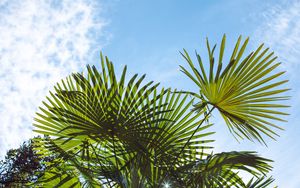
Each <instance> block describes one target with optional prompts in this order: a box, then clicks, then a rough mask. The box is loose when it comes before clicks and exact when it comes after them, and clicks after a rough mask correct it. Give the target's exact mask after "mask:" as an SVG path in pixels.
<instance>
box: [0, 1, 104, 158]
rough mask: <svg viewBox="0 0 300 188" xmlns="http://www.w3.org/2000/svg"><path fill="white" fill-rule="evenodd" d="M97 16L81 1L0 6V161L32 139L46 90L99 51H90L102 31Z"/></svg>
mask: <svg viewBox="0 0 300 188" xmlns="http://www.w3.org/2000/svg"><path fill="white" fill-rule="evenodd" d="M99 11H101V7H100V6H99V4H97V3H93V1H87V0H65V1H48V0H42V1H38V0H34V1H33V0H7V1H1V2H0V99H1V100H0V117H1V125H0V126H1V131H0V157H1V156H3V155H4V154H5V150H7V149H9V148H12V147H16V146H18V145H19V144H20V142H21V141H23V140H26V139H27V138H29V137H31V136H32V131H31V129H32V119H33V116H34V113H35V111H36V109H37V107H38V106H39V105H40V104H41V101H42V100H43V99H44V97H45V95H46V94H47V91H48V90H49V89H50V88H51V86H52V85H54V84H55V83H56V82H57V81H59V80H60V79H61V78H63V77H65V76H66V75H68V74H70V73H71V72H73V71H79V70H80V69H82V68H83V67H84V66H85V65H86V64H87V62H88V61H89V60H90V59H91V55H92V54H91V53H92V52H94V51H95V50H98V51H99V48H101V47H102V46H101V44H100V46H99V44H97V46H96V45H95V44H96V42H99V41H96V40H97V39H99V35H101V34H102V31H103V26H104V25H105V21H104V20H103V19H101V17H100V16H99ZM96 14H98V15H96ZM95 46H96V47H95ZM91 47H93V51H92V48H91ZM95 48H96V49H95Z"/></svg>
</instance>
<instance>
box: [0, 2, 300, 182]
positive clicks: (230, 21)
mask: <svg viewBox="0 0 300 188" xmlns="http://www.w3.org/2000/svg"><path fill="white" fill-rule="evenodd" d="M224 33H226V35H227V46H228V47H229V48H230V47H232V45H233V42H235V40H236V39H237V37H238V36H239V35H240V34H241V35H243V36H245V37H247V36H249V37H250V43H249V47H248V50H249V51H250V50H253V49H254V48H255V47H257V46H258V44H260V43H262V42H264V43H265V44H266V46H270V47H271V49H272V50H274V51H275V53H276V55H278V56H279V59H280V61H282V62H283V65H282V67H281V68H282V69H284V70H286V71H287V74H286V75H285V77H287V78H288V79H290V82H289V85H290V87H291V88H292V90H291V91H290V93H289V94H290V95H291V96H292V99H291V101H290V102H289V103H290V104H292V108H290V109H289V112H290V113H291V115H290V116H289V117H288V120H289V122H288V123H283V124H282V126H283V127H284V128H285V131H282V132H280V135H281V136H280V137H279V138H278V139H277V141H272V140H268V147H267V148H266V147H265V146H261V145H259V144H257V143H252V142H249V141H242V142H241V143H237V142H236V141H235V140H234V139H233V138H232V137H231V135H230V134H229V132H228V130H227V129H226V127H225V125H224V123H222V121H221V120H220V118H219V117H218V115H217V114H215V115H214V117H215V118H214V122H215V126H214V128H213V129H214V130H215V131H217V133H216V135H214V136H213V137H214V138H216V142H215V147H216V151H230V150H256V151H258V152H259V153H260V154H262V155H263V156H264V157H267V158H271V159H273V160H274V161H275V162H274V164H273V166H274V170H273V172H272V175H273V176H274V177H275V179H276V182H275V184H276V185H279V187H290V188H292V187H298V186H299V185H300V174H299V173H298V171H299V170H300V158H299V157H297V155H299V154H300V153H299V146H300V137H299V136H298V134H299V133H300V127H299V126H298V122H299V121H300V117H299V110H297V109H299V107H300V98H299V96H300V89H299V85H300V83H299V82H300V81H299V80H300V76H299V74H298V72H299V71H300V62H299V59H300V45H299V43H300V1H296V0H281V1H279V0H278V1H275V0H272V1H271V0H264V1H262V0H252V1H241V0H230V1H221V0H219V1H217V0H215V1H213V0H212V1H204V0H202V1H196V0H191V1H188V2H187V1H179V0H163V1H158V0H156V1H133V0H123V1H121V0H110V1H109V0H102V1H97V2H95V1H85V0H75V1H71V0H66V1H63V3H61V2H60V1H52V3H50V1H43V0H42V1H29V0H28V1H20V0H11V1H9V0H3V1H0V36H1V40H0V65H1V69H0V88H1V90H0V98H1V101H0V115H1V117H2V121H1V122H2V123H1V129H2V131H1V132H0V154H1V156H3V155H4V153H5V151H6V150H7V149H9V148H11V147H16V146H18V145H19V144H20V143H21V142H22V141H24V140H26V139H28V138H29V137H31V136H32V132H31V129H32V126H31V123H32V119H33V117H34V112H35V111H36V110H37V107H38V105H40V104H41V101H42V100H43V99H44V97H45V95H47V91H48V90H49V89H51V88H52V86H53V85H54V84H55V82H57V81H59V80H60V79H61V78H64V77H65V76H66V75H68V74H70V73H71V72H73V71H82V70H83V69H84V67H85V65H86V64H87V63H88V64H95V65H99V64H98V63H99V59H98V57H99V51H100V50H102V51H103V53H104V54H105V55H107V56H109V58H110V59H111V60H112V61H113V62H114V64H115V67H116V68H117V70H121V68H122V67H123V66H124V65H125V64H127V65H128V68H129V72H130V73H139V74H144V73H147V77H148V79H149V80H154V81H158V82H161V84H162V85H163V86H166V87H170V86H171V87H176V88H179V89H191V90H195V86H194V85H193V84H192V82H191V81H189V80H188V79H186V78H185V76H184V75H183V74H182V73H181V72H180V71H179V65H183V64H185V62H184V60H183V59H182V58H181V56H180V54H179V51H181V50H182V48H185V49H187V50H188V51H189V52H190V53H191V54H193V53H194V50H195V49H197V51H198V52H199V53H200V54H205V53H206V51H205V38H206V37H208V38H209V39H210V41H211V42H212V43H216V42H217V43H219V42H220V40H221V37H222V35H223V34H224ZM12 135H13V136H12Z"/></svg>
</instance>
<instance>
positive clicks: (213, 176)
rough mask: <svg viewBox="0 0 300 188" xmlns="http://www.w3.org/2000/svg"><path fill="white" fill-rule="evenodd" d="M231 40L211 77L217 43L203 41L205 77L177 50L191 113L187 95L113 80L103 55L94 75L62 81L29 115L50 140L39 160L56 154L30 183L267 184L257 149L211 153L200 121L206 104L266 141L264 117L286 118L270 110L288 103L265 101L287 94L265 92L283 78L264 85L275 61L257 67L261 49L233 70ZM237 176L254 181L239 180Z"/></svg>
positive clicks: (40, 145)
mask: <svg viewBox="0 0 300 188" xmlns="http://www.w3.org/2000/svg"><path fill="white" fill-rule="evenodd" d="M239 41H240V39H239V40H238V43H237V45H236V47H235V50H234V53H233V55H232V58H231V60H230V63H229V65H228V66H227V67H226V68H225V69H224V70H223V71H222V57H223V52H224V46H225V37H224V38H223V40H222V44H221V50H220V57H219V59H220V60H219V64H218V68H217V73H216V75H214V58H213V52H214V49H215V47H214V48H213V49H212V50H210V47H209V45H208V51H209V57H210V73H209V77H207V76H206V73H205V71H204V66H203V64H202V61H201V59H200V56H198V55H197V57H198V61H199V65H200V69H201V70H200V71H199V70H197V69H196V68H195V67H194V65H193V63H192V61H191V59H190V57H189V55H188V53H187V52H184V57H185V58H186V60H187V61H188V64H189V65H190V67H191V68H192V73H189V72H188V71H187V70H186V69H185V68H183V67H182V70H183V72H184V73H185V74H186V75H188V76H189V77H190V78H191V79H192V80H193V81H194V82H195V83H196V84H197V85H198V86H199V89H200V93H192V94H193V95H194V96H195V97H196V99H197V100H199V99H200V100H201V101H200V103H198V104H196V105H194V107H193V104H194V99H193V100H189V94H190V93H191V92H188V94H186V93H184V92H177V91H176V90H171V89H164V88H161V89H159V88H158V84H154V83H153V82H148V83H146V84H144V83H143V82H144V78H145V75H143V76H141V77H138V75H134V76H133V77H131V78H130V79H129V80H128V81H127V82H126V70H127V68H126V67H125V68H124V69H123V72H122V74H121V77H120V78H119V79H118V78H117V77H116V75H115V71H114V67H113V64H112V63H111V62H110V61H109V59H108V58H107V57H106V58H104V57H103V56H102V54H101V71H100V72H99V71H98V70H97V69H96V67H94V66H93V67H90V66H87V72H86V76H85V75H84V74H83V73H76V74H72V75H71V76H69V77H67V78H66V79H65V80H62V81H61V82H60V83H58V84H57V85H56V86H55V92H54V93H52V92H50V96H49V97H47V102H43V107H40V111H39V112H38V113H37V117H36V118H35V123H34V126H35V127H36V130H35V131H36V132H38V133H41V134H45V135H49V136H50V137H47V138H46V139H41V140H39V142H36V150H37V151H38V152H39V154H40V155H46V156H49V155H52V156H55V160H54V161H52V162H51V164H49V165H48V166H50V167H49V168H48V169H47V170H46V172H45V174H43V176H41V177H40V178H39V181H38V182H37V183H36V184H38V185H39V186H44V187H59V186H67V187H99V186H102V187H164V186H166V185H169V184H170V185H172V186H173V187H265V186H267V185H269V184H270V183H271V182H272V181H273V179H272V178H264V176H265V175H266V174H267V173H268V172H269V171H270V170H271V168H272V167H271V166H270V164H269V163H270V162H271V160H268V159H265V158H262V157H260V156H258V155H257V154H256V153H255V152H223V153H219V154H213V153H212V150H211V149H212V147H211V145H210V144H211V143H212V142H213V140H212V139H211V136H210V135H212V134H213V132H211V131H209V127H210V126H212V124H210V123H209V122H208V121H207V120H208V119H209V118H210V112H211V111H212V110H213V109H210V111H209V112H207V111H206V109H207V108H208V104H210V105H212V106H213V108H217V109H218V110H219V111H220V112H221V114H222V115H223V117H224V119H225V121H226V123H227V124H228V126H229V127H230V128H231V130H233V131H234V132H236V133H237V131H239V133H241V134H242V135H244V136H245V137H247V138H255V139H258V140H261V141H262V140H263V139H262V137H261V136H260V132H263V133H265V134H267V135H270V134H271V133H273V132H272V131H271V129H269V128H268V127H267V125H269V126H270V125H271V126H274V125H273V124H271V123H269V122H268V121H267V120H263V118H269V119H278V118H275V117H274V118H271V117H273V116H271V115H269V114H273V113H276V114H283V115H284V113H282V112H280V111H275V110H269V108H275V107H276V108H282V107H286V106H284V105H279V104H275V103H273V102H276V101H278V100H283V99H286V97H282V96H280V97H274V96H273V95H275V94H278V93H282V92H284V91H286V90H285V89H283V90H271V89H273V88H274V87H275V86H278V85H281V84H283V83H284V82H286V81H282V82H275V83H274V84H268V83H269V82H268V81H269V80H273V79H275V78H276V77H278V76H279V75H280V74H282V73H278V74H274V75H271V76H267V75H268V73H269V72H270V71H271V70H273V69H274V68H275V67H276V66H278V65H277V64H275V65H276V66H271V63H272V61H270V62H269V61H267V60H264V61H260V59H261V58H262V57H261V56H262V54H260V55H259V50H257V51H256V52H255V53H254V54H251V55H249V56H248V57H247V58H245V59H244V60H242V61H241V63H240V64H239V63H238V62H239V61H240V59H241V56H242V54H243V51H244V49H245V46H246V44H247V42H245V43H244V44H243V45H242V48H241V49H240V50H238V46H239ZM260 48H261V47H260ZM265 53H266V52H264V53H263V55H264V54H265ZM266 62H269V63H266ZM270 66H271V67H270ZM250 67H252V68H250ZM256 67H257V68H256ZM272 67H273V68H272ZM253 70H259V71H254V72H253ZM200 72H201V73H200ZM192 74H194V76H193V75H192ZM263 76H267V77H266V78H263ZM244 77H246V78H244ZM253 79H254V81H253ZM259 79H261V80H260V81H257V80H259ZM242 80H244V81H242ZM250 80H252V81H251V82H249V81H250ZM267 90H268V91H267ZM253 92H254V93H253ZM269 102H270V103H269ZM192 108H196V110H197V113H195V112H194V111H193V110H191V109H192ZM262 115H264V116H263V117H262ZM239 135H240V134H239ZM239 171H245V172H247V173H249V174H251V175H253V176H254V177H255V178H253V179H252V180H250V181H249V182H248V183H245V182H244V181H243V179H242V177H241V176H240V175H239V173H238V172H239Z"/></svg>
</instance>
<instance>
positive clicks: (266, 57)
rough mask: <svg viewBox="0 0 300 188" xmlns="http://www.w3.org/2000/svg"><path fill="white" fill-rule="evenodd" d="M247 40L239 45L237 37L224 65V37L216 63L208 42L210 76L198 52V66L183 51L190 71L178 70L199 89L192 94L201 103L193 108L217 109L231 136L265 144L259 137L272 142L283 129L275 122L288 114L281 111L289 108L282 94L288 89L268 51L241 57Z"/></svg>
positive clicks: (262, 50)
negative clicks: (279, 130) (269, 138)
mask: <svg viewBox="0 0 300 188" xmlns="http://www.w3.org/2000/svg"><path fill="white" fill-rule="evenodd" d="M248 40H249V38H247V39H246V40H245V41H244V42H243V43H242V44H241V37H239V39H238V41H237V43H236V45H235V47H234V50H233V52H232V55H231V57H230V59H229V60H228V63H227V65H226V64H225V65H226V66H225V65H224V63H223V61H224V59H223V56H224V50H225V41H226V37H225V35H224V36H223V39H222V42H221V47H220V50H219V57H218V58H219V60H218V63H215V56H214V51H215V49H216V46H214V48H213V49H212V50H211V49H210V45H209V42H208V40H207V49H208V57H209V63H208V65H209V73H206V71H205V66H206V65H205V64H204V63H203V61H202V59H201V57H200V55H199V54H198V53H197V52H196V57H197V61H198V67H197V66H196V65H194V63H193V62H192V60H191V58H190V56H189V54H188V53H187V51H185V50H184V52H183V53H182V56H183V57H184V58H185V60H186V61H187V63H188V65H189V67H190V68H191V70H192V71H188V70H187V69H186V68H184V67H183V66H181V71H182V72H183V73H184V74H185V75H187V76H188V77H189V78H190V79H191V80H192V81H193V82H194V83H195V84H196V85H197V86H198V87H199V89H200V93H198V94H197V95H194V96H195V97H197V98H198V99H199V104H200V105H196V106H195V108H196V110H197V109H198V108H200V107H201V106H203V105H202V104H204V105H205V104H210V105H212V106H214V107H215V108H217V109H218V110H219V112H220V113H221V115H222V117H223V118H224V120H225V122H226V124H227V126H228V128H229V130H230V132H231V133H232V134H233V135H234V136H238V137H239V138H247V139H249V140H258V141H259V142H264V139H263V137H262V135H267V136H269V137H271V138H273V139H275V138H274V136H277V133H276V131H275V130H274V129H282V128H281V127H279V126H277V125H276V124H275V123H274V121H285V120H284V118H283V117H284V116H285V115H288V114H287V113H285V112H284V111H283V109H284V108H286V107H289V106H288V105H286V104H283V101H284V100H288V99H289V97H288V96H286V94H285V93H286V91H288V90H289V89H288V88H286V82H288V80H284V79H282V75H283V74H284V71H276V70H278V68H277V67H278V66H279V65H280V63H278V62H276V59H277V57H274V55H273V54H274V53H273V52H269V48H266V49H263V45H260V46H259V47H258V48H257V49H256V50H255V51H253V52H251V53H249V54H248V55H246V57H244V54H245V49H246V46H247V44H248Z"/></svg>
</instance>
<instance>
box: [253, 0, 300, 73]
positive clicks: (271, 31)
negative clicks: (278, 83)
mask: <svg viewBox="0 0 300 188" xmlns="http://www.w3.org/2000/svg"><path fill="white" fill-rule="evenodd" d="M299 10H300V1H299V0H292V1H283V2H282V4H279V5H275V6H273V7H271V8H270V9H269V10H268V11H266V12H265V13H263V15H262V17H263V22H262V24H261V25H259V26H258V29H257V31H256V32H255V34H254V36H255V37H256V38H257V39H258V40H256V41H261V42H265V43H266V44H267V46H270V47H271V48H272V49H273V50H274V51H275V52H276V54H278V55H279V57H280V59H281V60H283V61H284V64H283V66H284V68H285V69H288V71H289V73H290V74H294V73H296V72H297V71H296V70H299V68H300V61H299V57H300V45H299V44H300V11H299ZM293 76H294V75H293Z"/></svg>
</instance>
